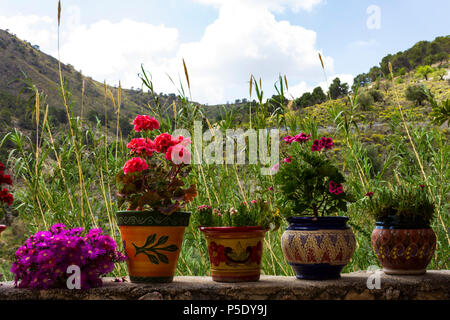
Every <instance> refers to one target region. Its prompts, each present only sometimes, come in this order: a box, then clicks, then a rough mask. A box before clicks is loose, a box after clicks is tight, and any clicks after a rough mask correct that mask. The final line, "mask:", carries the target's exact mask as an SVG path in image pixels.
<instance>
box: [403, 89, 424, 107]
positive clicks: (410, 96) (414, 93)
mask: <svg viewBox="0 0 450 320" xmlns="http://www.w3.org/2000/svg"><path fill="white" fill-rule="evenodd" d="M405 97H406V99H407V100H409V101H411V102H414V103H415V104H416V105H419V106H421V105H422V103H423V101H425V100H426V99H427V98H428V97H427V94H426V91H425V89H424V87H423V86H418V85H415V86H408V87H407V88H406V92H405Z"/></svg>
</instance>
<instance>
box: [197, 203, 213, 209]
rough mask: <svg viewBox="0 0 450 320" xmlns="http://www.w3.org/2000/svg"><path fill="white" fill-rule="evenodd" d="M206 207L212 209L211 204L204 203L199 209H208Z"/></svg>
mask: <svg viewBox="0 0 450 320" xmlns="http://www.w3.org/2000/svg"><path fill="white" fill-rule="evenodd" d="M206 209H211V206H209V205H207V204H203V205H201V206H199V207H197V210H206Z"/></svg>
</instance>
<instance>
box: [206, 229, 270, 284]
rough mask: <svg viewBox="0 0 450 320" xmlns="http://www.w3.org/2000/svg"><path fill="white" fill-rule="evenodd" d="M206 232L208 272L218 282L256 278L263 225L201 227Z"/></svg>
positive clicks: (243, 280)
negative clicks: (209, 263)
mask: <svg viewBox="0 0 450 320" xmlns="http://www.w3.org/2000/svg"><path fill="white" fill-rule="evenodd" d="M200 230H201V231H202V232H203V233H204V234H205V237H206V243H207V245H208V252H209V259H210V262H211V276H212V279H213V280H214V281H217V282H247V281H258V280H259V276H260V273H261V258H262V252H263V242H264V235H265V233H266V232H267V230H266V229H263V228H261V227H200Z"/></svg>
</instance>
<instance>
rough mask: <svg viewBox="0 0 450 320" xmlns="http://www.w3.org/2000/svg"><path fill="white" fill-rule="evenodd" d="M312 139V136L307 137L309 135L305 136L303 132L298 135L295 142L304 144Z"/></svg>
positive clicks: (294, 139)
mask: <svg viewBox="0 0 450 320" xmlns="http://www.w3.org/2000/svg"><path fill="white" fill-rule="evenodd" d="M310 139H311V135H310V134H308V135H307V134H305V133H303V132H300V133H299V134H297V135H296V136H295V137H294V138H293V141H295V142H300V143H302V142H306V141H308V140H310Z"/></svg>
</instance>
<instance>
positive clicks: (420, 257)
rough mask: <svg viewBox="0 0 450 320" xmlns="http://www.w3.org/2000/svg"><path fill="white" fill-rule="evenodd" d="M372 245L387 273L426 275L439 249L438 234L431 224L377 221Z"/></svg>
mask: <svg viewBox="0 0 450 320" xmlns="http://www.w3.org/2000/svg"><path fill="white" fill-rule="evenodd" d="M372 247H373V250H374V252H375V255H376V256H377V258H378V261H380V264H381V265H382V266H383V271H384V272H385V273H387V274H399V275H401V274H404V275H407V274H424V273H425V272H426V269H427V266H428V264H429V263H430V261H431V259H432V258H433V254H434V251H435V250H436V235H435V234H434V232H433V229H431V228H430V227H429V226H416V227H414V226H401V225H392V224H390V225H388V224H384V223H383V222H377V223H376V227H375V229H374V230H373V232H372Z"/></svg>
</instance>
